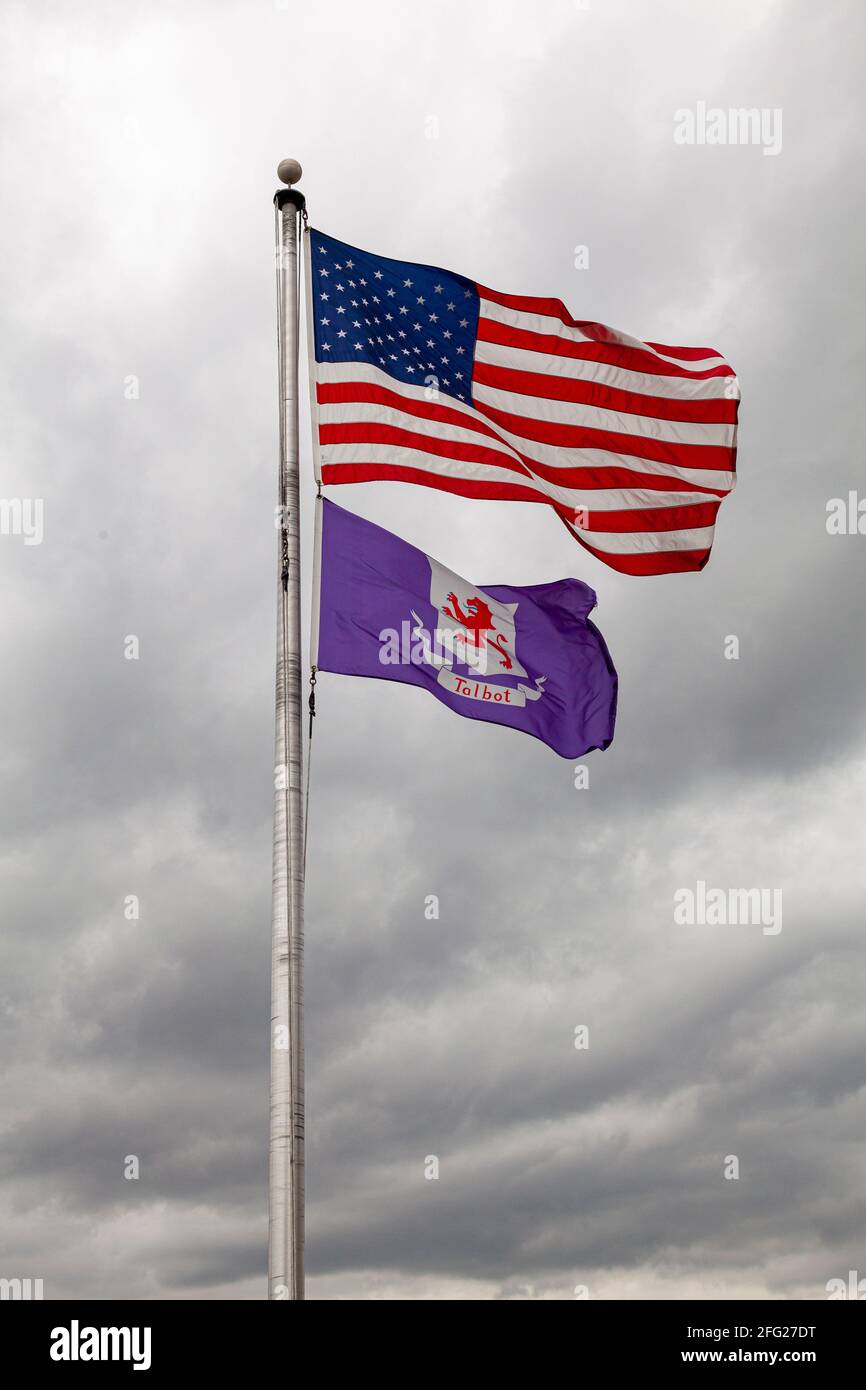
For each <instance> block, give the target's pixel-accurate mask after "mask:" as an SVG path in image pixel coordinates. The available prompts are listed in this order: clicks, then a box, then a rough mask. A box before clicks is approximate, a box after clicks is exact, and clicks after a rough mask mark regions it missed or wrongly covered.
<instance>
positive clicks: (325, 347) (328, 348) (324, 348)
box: [322, 343, 331, 352]
mask: <svg viewBox="0 0 866 1390" xmlns="http://www.w3.org/2000/svg"><path fill="white" fill-rule="evenodd" d="M330 351H331V344H330V343H324V344H323V346H322V352H330Z"/></svg>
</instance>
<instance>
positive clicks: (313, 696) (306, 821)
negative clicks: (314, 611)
mask: <svg viewBox="0 0 866 1390" xmlns="http://www.w3.org/2000/svg"><path fill="white" fill-rule="evenodd" d="M309 707H310V736H309V739H308V740H307V776H306V783H307V785H306V788H305V790H304V878H305V879H306V876H307V830H308V827H309V824H310V764H311V763H312V761H313V720H314V719H315V717H316V668H315V666H313V667H311V668H310V699H309Z"/></svg>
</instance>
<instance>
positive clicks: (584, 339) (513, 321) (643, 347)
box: [479, 298, 726, 373]
mask: <svg viewBox="0 0 866 1390" xmlns="http://www.w3.org/2000/svg"><path fill="white" fill-rule="evenodd" d="M479 317H480V318H484V319H493V321H494V322H495V323H501V324H504V326H505V327H506V328H517V329H521V330H523V331H524V332H526V333H546V334H548V335H550V334H553V335H554V336H555V337H557V338H566V339H568V340H569V341H570V342H575V343H594V344H595V345H596V346H597V347H612V348H629V349H634V350H636V351H638V352H648V353H649V354H650V356H652V357H657V358H659V360H660V361H662V362H669V363H670V364H671V365H672V366H674V367H677V368H679V370H680V371H683V372H687V373H688V372H701V371H707V370H709V369H710V368H711V367H724V366H725V365H726V363H725V359H724V357H722V356H721V354H720V353H718V352H708V353H707V356H706V357H697V358H689V359H687V360H684V359H683V358H681V357H669V356H668V354H667V353H664V352H659V351H658V349H657V348H651V347H650V346H649V344H648V343H644V342H642V341H641V339H640V338H632V337H631V336H630V335H629V334H628V333H618V332H617V330H616V329H615V328H609V329H607V330H606V331H607V332H608V333H609V334H610V337H609V338H607V339H605V341H604V342H599V340H598V338H593V337H592V336H591V335H590V334H588V333H584V332H583V331H582V330H581V329H580V328H571V327H569V325H568V324H565V323H563V322H562V320H561V319H559V318H555V317H554V316H552V315H548V314H538V313H529V312H528V311H527V310H525V309H510V308H508V307H507V306H506V305H504V304H497V303H496V302H495V300H492V299H484V298H482V300H481V307H480V312H479Z"/></svg>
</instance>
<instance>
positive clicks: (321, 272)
mask: <svg viewBox="0 0 866 1390" xmlns="http://www.w3.org/2000/svg"><path fill="white" fill-rule="evenodd" d="M328 273H329V272H328V271H327V270H325V267H324V266H322V268H321V270H320V271H319V274H320V275H327V274H328Z"/></svg>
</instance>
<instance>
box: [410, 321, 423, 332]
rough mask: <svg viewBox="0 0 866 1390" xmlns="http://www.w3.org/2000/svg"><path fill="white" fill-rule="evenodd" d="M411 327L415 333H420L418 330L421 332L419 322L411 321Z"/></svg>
mask: <svg viewBox="0 0 866 1390" xmlns="http://www.w3.org/2000/svg"><path fill="white" fill-rule="evenodd" d="M412 327H413V328H414V329H415V332H416V333H420V332H421V325H420V323H413V324H412Z"/></svg>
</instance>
